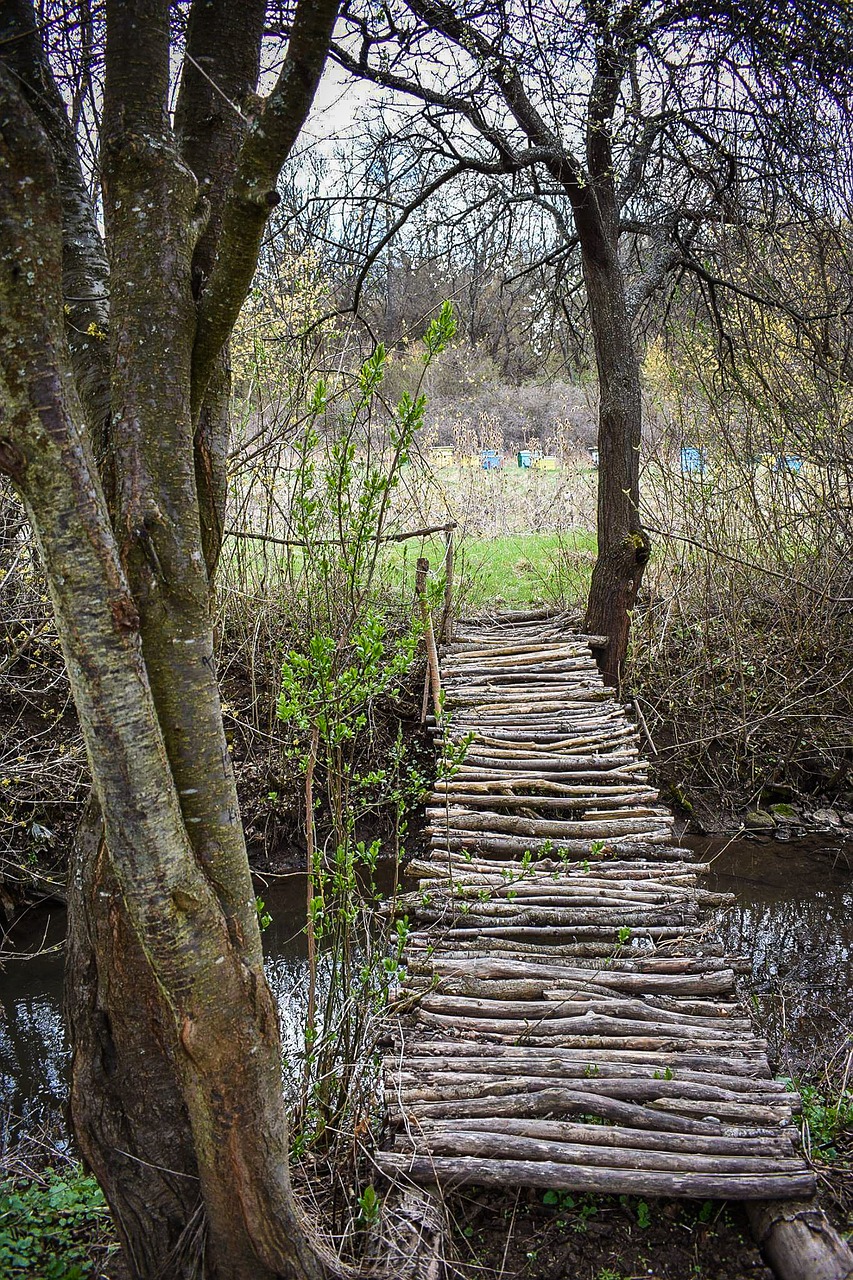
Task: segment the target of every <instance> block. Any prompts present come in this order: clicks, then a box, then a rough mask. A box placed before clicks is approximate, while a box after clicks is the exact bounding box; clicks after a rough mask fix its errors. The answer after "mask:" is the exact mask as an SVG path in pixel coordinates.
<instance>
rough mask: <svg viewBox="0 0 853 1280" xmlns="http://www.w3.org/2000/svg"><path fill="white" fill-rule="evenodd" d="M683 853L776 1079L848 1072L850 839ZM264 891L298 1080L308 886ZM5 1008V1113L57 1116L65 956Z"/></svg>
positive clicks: (18, 937)
mask: <svg viewBox="0 0 853 1280" xmlns="http://www.w3.org/2000/svg"><path fill="white" fill-rule="evenodd" d="M690 843H691V844H692V845H693V847H694V848H695V849H696V851H697V852H698V853H699V854H700V855H701V856H702V857H705V858H708V859H710V860H712V872H711V875H710V877H709V878H708V881H707V882H706V883H707V887H708V888H712V889H719V890H727V891H730V892H733V893H735V894H736V895H737V903H736V905H735V906H734V907H732V908H729V909H727V910H725V911H723V912H721V913H720V915H719V917H718V921H717V927H718V931H719V933H720V935H721V937H722V940H723V943H724V945H725V947H726V949H727V951H729V952H730V953H732V954H736V955H742V956H744V957H746V958H747V960H748V962H749V965H750V970H751V972H750V974H749V975H747V988H746V989H747V991H748V993H749V995H748V998H749V999H750V1000H751V1001H752V1002H753V1005H754V1008H755V1012H756V1013H757V1015H758V1017H759V1019H760V1021H761V1023H762V1024H763V1030H764V1033H765V1034H766V1036H767V1038H768V1040H769V1042H770V1046H771V1057H772V1060H773V1066H774V1068H775V1069H777V1070H779V1071H784V1072H787V1073H789V1074H800V1073H801V1072H803V1071H809V1072H810V1073H814V1072H815V1071H820V1069H821V1068H822V1066H823V1064H825V1063H831V1064H834V1065H835V1067H836V1068H837V1069H838V1070H839V1071H843V1069H844V1064H845V1062H846V1059H847V1055H848V1054H849V1053H852V1052H853V872H852V871H851V868H853V840H851V839H847V840H846V841H845V840H836V841H834V842H827V841H825V840H823V839H820V838H816V837H813V838H810V839H808V840H804V841H800V842H798V843H794V842H788V843H785V844H782V843H780V842H777V841H773V840H770V841H765V842H759V841H748V840H739V841H735V842H725V841H720V840H695V841H691V842H690ZM387 887H388V888H389V889H390V884H389V885H388V886H387ZM260 892H261V894H262V896H263V898H264V901H265V902H266V904H267V908H268V910H269V913H270V915H271V916H272V923H271V924H270V926H269V928H268V929H267V930H266V932H265V934H264V952H265V955H266V957H267V960H266V969H267V976H268V978H269V981H270V985H271V988H272V991H273V994H274V996H275V999H276V1002H277V1004H278V1008H279V1013H280V1018H281V1025H282V1039H283V1046H284V1053H285V1058H286V1060H287V1066H289V1068H290V1070H287V1069H286V1075H287V1076H289V1077H290V1079H291V1081H293V1080H294V1079H296V1078H298V1076H299V1055H300V1053H301V1048H302V1029H303V1026H304V1010H305V1006H306V987H307V976H306V958H305V935H304V933H303V931H302V929H303V924H304V921H305V878H304V876H298V875H294V876H287V877H284V878H282V879H281V880H277V881H274V882H272V883H270V884H269V885H268V886H267V887H266V888H263V889H261V890H260ZM63 928H64V916H63V913H62V912H61V911H59V910H56V911H54V913H53V916H52V917H50V916H48V917H46V915H45V913H40V914H38V915H36V913H31V914H30V918H29V919H26V918H25V919H24V920H23V921H22V922H21V926H20V927H19V928H18V929H17V930H16V932H15V937H14V945H15V947H16V948H17V949H18V951H30V950H35V949H37V948H38V946H39V945H40V944H42V943H43V942H44V943H46V944H48V945H49V944H50V943H52V942H54V941H56V940H57V939H58V938H59V937H61V932H62V929H63ZM6 955H8V951H7V952H6ZM321 985H322V977H321ZM0 1005H2V1015H3V1016H2V1021H0V1108H2V1111H3V1112H5V1113H6V1114H8V1113H9V1112H12V1113H14V1114H16V1115H18V1116H23V1117H24V1119H26V1118H28V1117H31V1118H32V1119H33V1121H34V1120H35V1119H36V1118H37V1117H38V1116H39V1115H40V1114H42V1113H43V1112H44V1110H45V1109H47V1110H54V1111H55V1110H57V1109H61V1108H62V1107H64V1104H65V1099H66V1095H67V1086H66V1077H67V1070H68V1048H67V1044H66V1040H65V1034H64V1029H63V1024H62V955H61V954H59V953H54V954H51V955H44V956H40V957H39V958H37V959H34V960H29V961H25V962H23V961H16V960H7V961H6V964H5V969H4V970H3V971H2V972H0Z"/></svg>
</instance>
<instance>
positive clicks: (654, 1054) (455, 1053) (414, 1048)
mask: <svg viewBox="0 0 853 1280" xmlns="http://www.w3.org/2000/svg"><path fill="white" fill-rule="evenodd" d="M405 1044H406V1046H407V1053H411V1055H412V1057H413V1058H425V1059H428V1058H431V1057H432V1056H433V1055H435V1056H437V1057H438V1058H440V1059H441V1060H444V1059H445V1058H446V1059H448V1060H452V1061H456V1060H457V1059H459V1060H460V1061H465V1060H467V1059H470V1056H471V1054H472V1052H476V1054H477V1057H478V1059H479V1060H480V1062H481V1064H482V1063H483V1062H493V1061H496V1062H500V1063H501V1068H502V1070H508V1064H510V1063H512V1062H515V1063H516V1064H517V1065H518V1066H519V1067H520V1068H524V1069H526V1068H527V1066H528V1064H529V1063H530V1051H529V1049H528V1048H527V1047H526V1046H523V1045H500V1044H488V1043H485V1044H482V1045H478V1046H477V1048H476V1050H472V1048H471V1042H470V1041H460V1040H422V1039H419V1038H418V1037H416V1036H414V1035H410V1036H408V1037H407V1038H406V1041H405ZM536 1061H537V1062H539V1061H542V1062H555V1063H566V1064H567V1065H568V1066H569V1067H571V1065H572V1064H574V1063H581V1064H582V1065H583V1067H584V1069H585V1068H586V1067H588V1066H589V1065H590V1064H593V1065H597V1066H598V1067H599V1069H600V1068H602V1067H604V1066H606V1065H607V1064H608V1063H616V1062H618V1063H635V1064H642V1065H648V1066H651V1067H653V1068H654V1070H661V1071H663V1070H665V1068H666V1067H667V1066H669V1067H671V1069H672V1070H673V1071H676V1070H678V1071H681V1070H684V1069H686V1068H693V1069H695V1070H697V1071H707V1070H709V1069H712V1070H714V1071H723V1072H725V1073H726V1074H728V1075H732V1076H748V1077H750V1078H754V1079H758V1078H761V1079H764V1080H768V1081H769V1080H770V1079H771V1077H770V1069H769V1067H768V1065H767V1062H766V1061H764V1060H763V1059H762V1058H761V1056H760V1055H757V1056H756V1055H749V1056H742V1055H738V1056H734V1054H733V1053H732V1054H730V1053H728V1052H727V1051H723V1052H722V1053H720V1051H719V1050H716V1049H715V1050H714V1051H712V1052H704V1053H689V1052H688V1053H685V1052H680V1051H675V1052H666V1053H663V1054H662V1053H660V1052H659V1051H648V1050H631V1049H627V1048H626V1049H624V1050H620V1051H618V1052H617V1053H615V1054H614V1052H613V1051H612V1050H610V1049H599V1048H595V1047H594V1046H588V1047H581V1048H578V1049H571V1048H566V1047H562V1046H560V1047H555V1048H549V1049H548V1050H547V1052H546V1051H542V1052H540V1053H538V1054H537V1056H536Z"/></svg>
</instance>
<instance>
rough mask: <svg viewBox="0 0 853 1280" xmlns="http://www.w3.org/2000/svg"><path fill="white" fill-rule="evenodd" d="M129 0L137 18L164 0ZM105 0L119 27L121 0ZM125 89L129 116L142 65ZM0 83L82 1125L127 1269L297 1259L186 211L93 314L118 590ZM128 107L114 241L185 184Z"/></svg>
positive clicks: (9, 367)
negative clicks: (50, 664) (79, 812)
mask: <svg viewBox="0 0 853 1280" xmlns="http://www.w3.org/2000/svg"><path fill="white" fill-rule="evenodd" d="M153 7H154V8H155V9H156V10H157V12H156V13H153V12H152V14H151V15H149V16H150V18H151V21H152V23H154V22H155V21H157V20H159V22H160V26H159V29H158V33H157V34H158V38H160V39H163V36H164V33H163V27H162V17H163V13H164V12H165V8H164V6H162V5H154V6H153ZM112 13H113V25H112V30H113V32H114V33H118V34H120V33H121V25H122V20H123V18H124V16H125V13H124V11H123V10H122V9H121V8H119V11H118V13H117V12H116V9H115V7H113V9H112ZM137 17H138V14H137ZM132 25H133V24H131V26H132ZM145 30H146V32H148V33H150V28H145ZM141 32H142V27H137V29H136V31H135V32H133V31H132V32H130V33H129V34H131V35H133V36H134V38H135V39H137V41H138V40H139V38H140V35H141ZM137 47H138V46H137ZM144 62H145V59H144V58H143V59H141V63H140V64H135V63H131V66H132V68H138V65H141V64H144ZM162 62H163V60H162V59H161V64H162ZM125 87H126V89H127V92H126V94H125V106H126V107H127V110H128V114H129V115H132V112H133V97H134V92H136V93H142V91H143V88H144V83H143V78H142V77H141V76H140V75H138V74H137V80H136V83H135V84H134V83H130V84H128V85H126V86H125ZM166 87H167V86H166ZM0 93H2V102H3V110H2V113H0V114H2V119H0V377H2V381H0V403H2V408H3V420H2V423H0V470H2V471H4V472H5V473H6V474H7V475H8V476H10V477H11V479H12V480H13V481H14V483H15V485H16V487H17V488H18V490H19V492H20V493H21V495H22V497H23V500H24V502H25V504H26V508H27V511H28V514H29V516H30V519H31V521H32V525H33V528H34V530H35V532H36V536H37V538H38V542H39V546H40V550H41V554H42V559H43V563H44V567H45V572H46V577H47V580H48V584H49V587H50V591H51V596H52V600H53V605H54V612H55V617H56V623H57V629H58V633H59V637H60V640H61V643H62V647H63V652H64V656H65V659H66V664H67V667H68V671H69V676H70V680H71V687H72V691H73V694H74V698H75V702H76V705H77V709H78V713H79V717H80V723H81V728H82V731H83V737H84V741H85V744H86V750H87V755H88V759H89V764H90V768H91V772H92V777H93V782H94V795H95V800H96V802H97V804H98V806H99V808H100V811H101V813H102V814H103V817H104V837H105V840H104V842H101V841H98V840H96V839H95V838H94V831H93V833H92V838H90V840H89V842H88V846H87V848H86V857H85V860H84V861H83V862H81V863H80V864H78V866H77V868H76V870H75V883H74V886H73V893H72V906H73V908H75V909H77V908H81V907H82V912H78V914H77V915H76V917H75V920H74V924H73V928H72V939H71V963H72V965H73V964H75V963H76V964H77V966H78V968H77V972H76V979H77V981H76V983H75V987H74V989H73V990H72V992H71V1007H72V1009H73V1011H74V1015H75V1022H76V1034H77V1044H76V1046H75V1068H74V1077H75V1078H74V1085H73V1096H74V1100H75V1104H76V1106H77V1109H78V1116H79V1117H80V1120H81V1122H82V1124H81V1128H82V1138H83V1142H84V1148H85V1150H86V1154H87V1156H88V1157H89V1159H90V1160H91V1162H92V1164H93V1167H94V1169H95V1172H96V1173H97V1175H98V1177H99V1178H100V1179H101V1181H102V1183H103V1185H104V1187H105V1189H106V1191H107V1194H108V1196H109V1197H110V1200H111V1203H112V1205H113V1207H114V1210H115V1213H116V1217H117V1220H118V1223H119V1230H120V1232H121V1235H122V1239H123V1241H124V1243H125V1246H126V1250H127V1255H128V1262H129V1264H130V1266H131V1270H132V1273H133V1274H134V1275H135V1276H139V1277H152V1278H153V1277H154V1276H155V1275H156V1276H161V1277H162V1276H163V1275H167V1274H168V1275H177V1276H190V1275H196V1274H197V1275H204V1276H209V1277H216V1280H273V1278H274V1277H294V1280H296V1278H297V1277H319V1276H320V1275H322V1274H323V1272H324V1267H323V1265H322V1264H321V1263H320V1262H319V1261H318V1259H317V1257H316V1256H315V1254H314V1252H313V1250H312V1248H311V1247H310V1245H309V1243H308V1241H307V1238H306V1235H305V1232H304V1229H303V1226H302V1224H301V1223H300V1221H299V1220H298V1218H297V1214H296V1211H295V1207H294V1204H293V1199H292V1195H291V1191H290V1183H289V1173H288V1160H289V1149H288V1139H287V1125H286V1116H285V1112H284V1103H283V1095H282V1082H281V1062H280V1043H279V1037H278V1026H277V1017H276V1011H275V1007H274V1004H273V1001H272V998H271V995H270V992H269V988H268V986H267V984H266V981H265V978H264V974H263V968H262V960H261V948H260V936H259V931H258V925H257V918H256V913H255V910H254V903H253V900H252V894H251V884H250V880H249V876H248V867H247V863H246V859H245V848H244V846H243V844H242V832H241V830H240V824H239V814H238V811H237V806H236V796H235V794H234V785H233V774H232V771H231V768H230V763H229V761H228V758H227V750H226V748H225V743H224V739H223V735H222V725H221V716H220V715H219V714H218V710H219V704H218V695H217V691H216V684H215V677H214V672H213V669H212V634H211V620H210V613H209V601H208V595H207V583H206V568H205V564H204V557H203V554H202V545H201V527H200V517H199V510H198V504H197V502H196V501H195V500H194V493H195V480H194V474H193V462H192V458H193V452H192V429H191V426H190V418H189V414H188V412H187V411H186V408H185V404H186V403H188V388H189V381H190V380H189V366H188V354H189V347H188V345H187V340H186V337H185V335H182V334H181V332H180V324H181V321H182V320H184V321H186V320H187V318H188V317H189V319H190V320H191V319H192V316H191V314H190V311H191V308H190V302H189V300H188V293H187V292H186V280H187V279H188V276H189V272H188V257H187V255H188V253H190V252H191V243H190V241H189V240H187V239H186V227H187V219H186V218H184V217H183V216H182V209H181V208H177V209H176V210H175V216H174V219H173V222H172V223H171V224H170V225H172V227H173V231H174V233H175V234H174V235H173V236H171V237H166V238H165V240H164V243H163V244H162V245H158V248H159V249H162V254H163V256H162V258H160V259H158V258H156V256H155V259H154V274H149V275H145V274H144V272H140V274H138V275H137V277H136V278H135V279H134V278H133V277H132V276H128V275H125V276H124V277H123V279H122V281H121V283H116V280H115V278H114V280H113V285H112V291H111V294H112V304H113V307H114V312H113V319H114V321H115V318H116V316H118V317H120V321H123V322H124V323H123V326H122V328H121V329H120V330H119V331H118V332H117V334H116V337H115V340H114V344H113V364H114V369H116V370H117V371H118V373H117V376H114V377H113V386H114V387H116V386H117V387H119V388H120V389H121V396H120V397H119V400H118V402H117V403H115V404H114V405H113V409H114V423H113V427H114V431H115V439H116V442H117V449H118V460H119V464H120V465H119V468H118V473H119V486H118V494H117V504H118V508H119V511H120V512H121V513H123V522H124V523H123V529H124V534H125V538H126V549H127V553H128V555H127V560H128V569H129V572H130V575H131V577H132V578H134V579H135V580H136V596H137V598H134V593H132V592H131V590H130V586H129V583H128V578H127V575H126V573H125V568H124V566H123V565H122V563H121V561H120V558H119V554H118V548H117V545H116V541H115V537H114V534H113V530H112V526H111V522H110V518H109V515H108V512H107V506H106V502H105V499H104V495H103V490H102V488H101V485H100V482H99V479H98V475H97V471H96V468H95V464H94V459H93V456H92V452H91V449H90V446H89V444H88V440H87V437H86V434H85V432H84V431H82V430H81V424H82V423H83V410H82V407H81V404H80V401H79V398H78V396H77V392H76V389H75V385H74V378H73V375H72V373H71V369H70V364H69V358H68V350H67V345H66V341H65V334H64V323H63V298H62V292H61V278H62V272H61V264H62V234H61V227H62V220H61V215H60V202H59V193H58V187H57V183H56V178H55V171H54V166H53V161H52V156H51V151H50V146H49V144H48V141H47V139H46V137H45V134H44V133H43V132H42V130H41V129H40V127H39V125H38V122H37V121H36V119H35V117H34V116H33V114H32V113H31V111H30V110H29V108H28V107H27V105H26V103H25V102H24V101H23V99H22V97H21V94H20V92H19V82H18V80H17V79H16V78H15V77H14V76H12V75H9V74H7V73H6V71H5V70H4V69H2V68H0ZM148 123H149V125H150V129H149V130H148V131H147V132H146V130H145V122H144V121H142V128H141V129H140V131H139V132H138V133H136V134H131V135H129V136H128V135H127V134H126V135H124V137H123V138H121V140H120V143H119V146H120V147H121V148H122V151H121V154H120V155H119V156H118V157H117V158H118V161H119V163H118V167H116V166H115V165H114V166H113V180H114V183H115V184H116V185H114V186H113V188H112V191H113V198H114V199H115V193H116V191H117V190H119V195H118V198H117V201H116V203H117V205H118V217H116V218H115V219H114V227H117V228H118V231H114V237H115V238H114V240H113V244H114V246H115V245H119V246H120V245H121V244H122V241H124V243H125V245H128V242H129V241H130V240H131V239H132V237H133V230H132V228H130V227H127V228H125V229H124V230H123V231H122V229H121V227H120V224H121V222H122V220H123V219H124V218H125V217H129V216H130V215H131V214H133V215H136V217H137V234H138V221H139V216H140V212H141V213H142V217H143V219H144V217H145V215H146V212H150V211H151V210H152V209H154V208H156V207H157V202H158V201H160V200H163V201H166V202H172V205H173V206H174V204H175V203H177V204H178V205H180V204H181V203H183V205H184V206H185V207H186V206H187V205H188V202H189V201H191V199H192V177H191V175H187V174H178V175H177V177H178V180H176V181H173V180H172V179H173V178H174V176H175V175H174V172H173V171H172V178H170V166H171V164H172V160H171V157H170V156H169V155H168V154H164V153H163V152H162V150H161V149H159V148H158V146H157V142H156V123H157V122H156V121H155V120H154V119H153V118H152V120H150V121H149V122H148ZM114 136H115V135H114ZM110 159H111V158H110V157H108V158H107V165H108V166H109V164H110ZM123 166H124V167H123ZM146 166H148V177H149V178H150V185H149V186H148V189H147V195H148V196H149V197H150V201H151V203H149V204H148V205H147V206H146V208H143V209H140V207H139V206H137V207H134V206H131V208H130V209H127V208H126V201H127V198H128V197H131V196H135V198H136V199H137V200H139V198H140V188H139V187H138V186H137V187H136V189H135V190H134V189H133V186H132V184H130V183H128V184H127V185H126V186H125V187H124V188H123V189H122V181H123V180H124V179H123V176H122V175H123V174H124V178H125V179H126V177H127V174H128V167H130V168H135V169H136V172H137V176H139V175H140V174H142V175H144V174H145V171H146ZM113 252H114V254H115V252H116V251H115V249H114V250H113ZM128 253H131V249H130V248H128ZM148 265H149V267H150V265H151V264H148ZM157 271H159V272H160V280H159V283H160V286H161V292H162V294H163V295H165V297H164V296H160V297H159V298H158V296H157V288H156V285H157V280H156V278H155V277H156V272H157ZM172 285H174V286H175V287H174V288H172ZM170 308H171V309H172V310H173V312H174V315H173V317H172V323H173V326H174V328H173V330H172V333H171V335H170V333H169V332H164V331H161V334H160V337H159V339H158V340H159V341H160V342H161V343H164V344H165V347H164V350H168V349H169V348H170V347H171V342H170V337H174V340H175V344H176V345H175V347H174V348H173V349H172V354H173V355H174V365H167V364H164V365H163V366H162V370H161V377H159V378H157V379H154V380H151V379H150V378H149V381H148V384H147V385H146V382H145V378H144V377H143V376H142V374H141V372H140V370H142V369H144V368H145V362H144V361H140V358H139V351H138V349H135V348H138V345H139V343H140V342H141V341H143V340H145V341H147V342H148V343H149V344H150V343H151V341H152V334H153V333H156V332H157V321H158V320H159V318H160V317H161V316H162V315H163V314H164V313H167V314H168V313H169V311H170ZM146 324H147V326H148V328H147V329H146V327H145V326H146ZM181 344H183V346H182V349H183V356H182V350H181ZM157 355H158V358H161V359H162V358H163V352H158V353H157ZM152 359H153V357H152ZM182 361H183V367H182ZM176 383H182V384H183V386H184V388H185V389H186V390H185V391H184V392H183V400H182V393H181V392H180V391H179V390H178V389H177V387H176ZM116 416H118V418H119V423H118V426H117V424H116V422H115V417H116ZM179 444H182V445H184V446H186V447H184V448H178V447H177V445H179ZM154 690H156V693H155V692H154ZM182 691H183V692H182ZM196 782H197V783H198V785H197V786H196V785H194V784H195V783H196ZM202 788H204V790H203V791H202ZM205 796H206V797H207V800H206V801H205V799H204V797H205ZM189 833H192V837H193V838H192V839H191V838H190V834H189ZM107 850H108V851H109V853H107ZM202 1206H203V1208H202ZM196 1230H197V1231H198V1239H197V1240H194V1239H193V1233H194V1232H195V1231H196ZM202 1244H203V1249H202V1247H201V1246H202Z"/></svg>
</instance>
